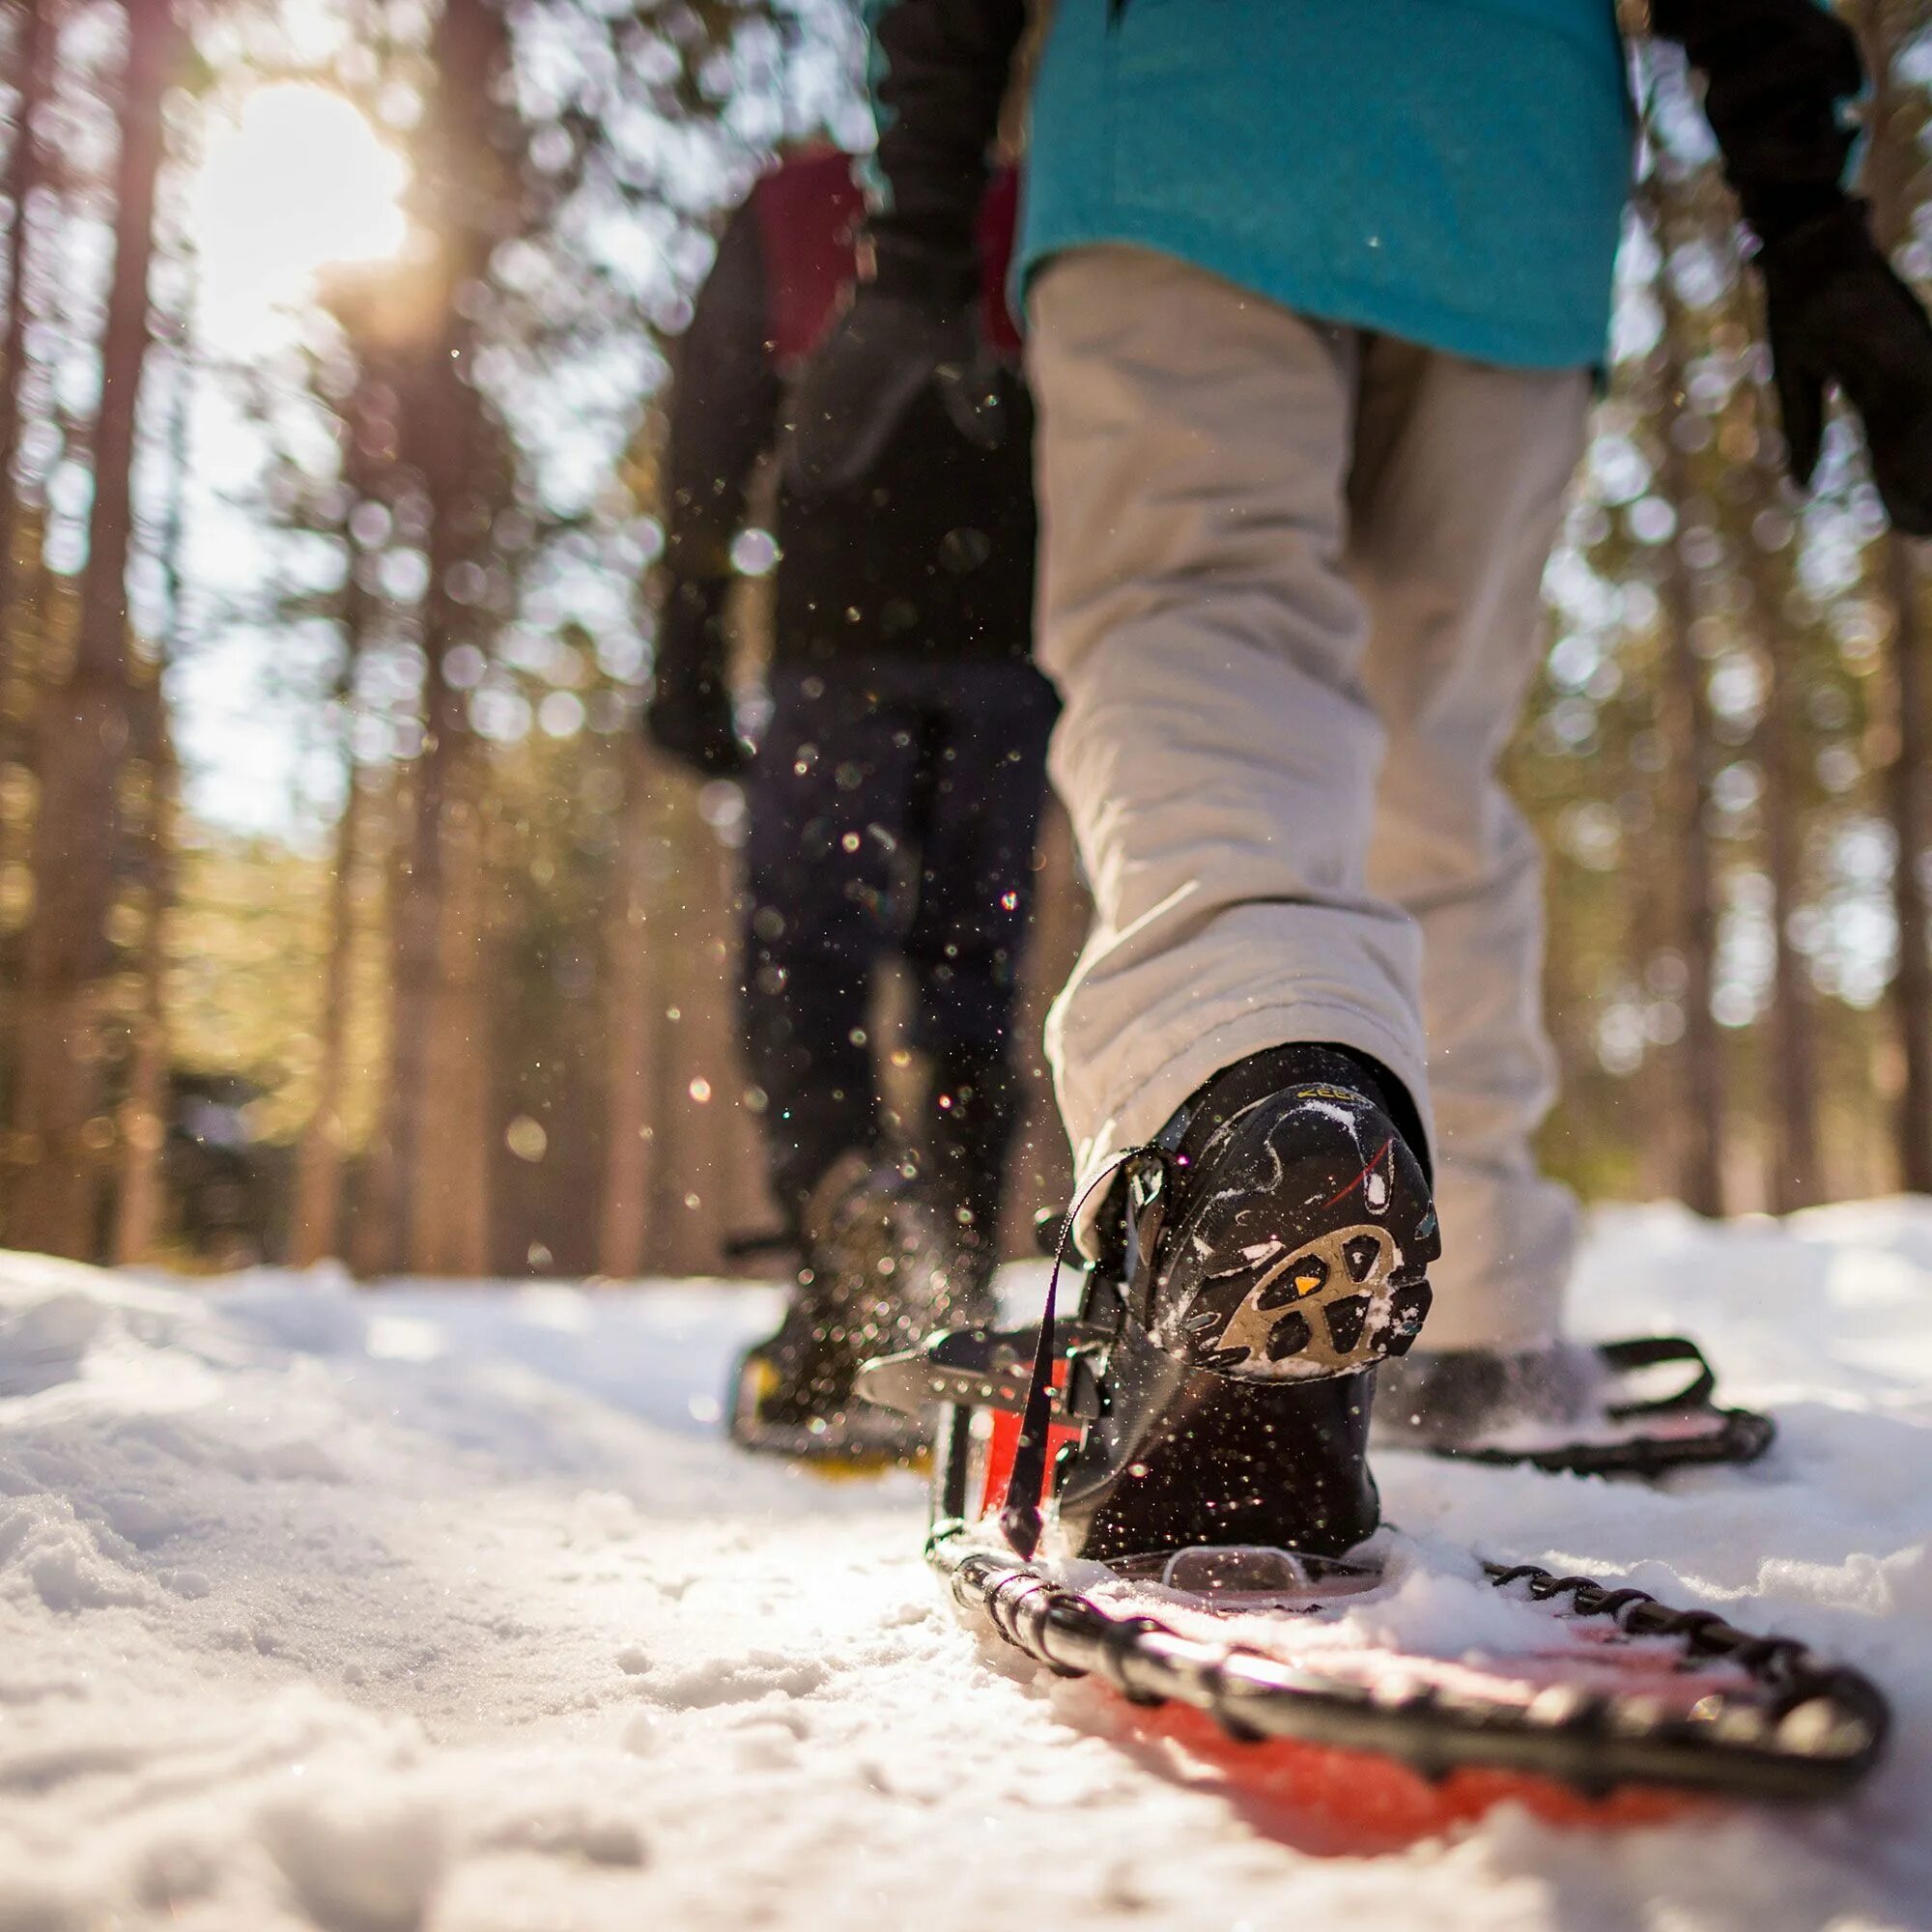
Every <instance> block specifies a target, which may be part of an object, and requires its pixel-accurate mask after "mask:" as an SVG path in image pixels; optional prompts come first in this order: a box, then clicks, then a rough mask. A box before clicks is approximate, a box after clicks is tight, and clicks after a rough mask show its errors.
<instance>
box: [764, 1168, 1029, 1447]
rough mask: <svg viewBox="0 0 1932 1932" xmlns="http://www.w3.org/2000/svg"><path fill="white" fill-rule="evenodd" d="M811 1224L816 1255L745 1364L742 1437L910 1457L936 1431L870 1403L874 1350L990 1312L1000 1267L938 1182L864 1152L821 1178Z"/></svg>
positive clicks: (809, 1210)
mask: <svg viewBox="0 0 1932 1932" xmlns="http://www.w3.org/2000/svg"><path fill="white" fill-rule="evenodd" d="M801 1233H802V1236H803V1239H804V1244H805V1251H806V1259H805V1264H804V1265H803V1266H802V1267H801V1268H800V1269H799V1272H798V1280H797V1282H796V1284H795V1286H794V1287H793V1290H792V1293H791V1299H790V1301H789V1303H788V1305H787V1307H786V1309H785V1314H784V1320H783V1321H782V1322H781V1324H780V1326H779V1331H778V1333H777V1334H776V1335H774V1336H773V1337H772V1338H771V1340H770V1341H768V1342H764V1343H761V1344H759V1345H758V1346H757V1347H756V1348H754V1349H753V1350H750V1351H749V1352H748V1353H747V1354H746V1356H745V1357H744V1359H743V1361H742V1362H741V1363H740V1364H739V1370H738V1378H737V1389H736V1396H735V1400H734V1402H733V1404H732V1421H731V1434H732V1437H733V1439H734V1440H736V1441H737V1442H738V1443H739V1444H740V1445H741V1446H742V1447H745V1448H748V1449H757V1450H763V1451H767V1452H770V1453H772V1454H776V1455H784V1456H799V1457H805V1458H809V1459H813V1460H825V1461H833V1462H838V1461H845V1462H862V1463H864V1462H875V1461H877V1462H892V1461H900V1460H909V1459H910V1458H912V1457H913V1456H915V1455H917V1454H918V1453H919V1451H920V1450H922V1449H923V1448H924V1447H925V1446H926V1443H927V1440H928V1434H929V1433H928V1431H927V1430H926V1429H925V1428H924V1427H923V1425H922V1424H921V1423H920V1422H919V1421H918V1420H916V1419H914V1418H912V1417H908V1416H903V1415H896V1414H895V1413H893V1412H892V1411H891V1410H889V1409H883V1408H878V1407H875V1406H873V1405H871V1404H870V1403H867V1402H864V1401H861V1400H860V1399H859V1398H858V1397H856V1396H855V1395H854V1393H853V1389H852V1381H853V1378H854V1376H855V1375H856V1373H857V1371H858V1368H859V1365H860V1364H861V1363H862V1362H864V1361H865V1360H866V1359H867V1357H868V1356H872V1355H879V1354H885V1353H889V1352H892V1351H894V1350H905V1349H913V1348H917V1347H918V1346H919V1344H920V1343H921V1342H923V1340H924V1339H925V1337H926V1336H927V1335H928V1334H930V1333H931V1332H932V1331H933V1330H934V1329H936V1328H943V1327H948V1326H952V1325H956V1324H960V1323H968V1324H970V1323H973V1322H978V1321H986V1320H987V1319H989V1317H990V1316H991V1313H992V1300H991V1285H990V1283H991V1270H990V1269H989V1268H987V1267H985V1266H984V1265H983V1264H982V1263H981V1262H980V1259H979V1257H978V1256H977V1254H975V1253H973V1252H972V1251H971V1250H970V1248H969V1246H968V1244H967V1243H965V1242H963V1241H962V1239H961V1238H960V1232H959V1229H958V1227H957V1224H956V1221H955V1218H954V1216H953V1215H952V1212H951V1210H950V1209H949V1208H947V1206H946V1205H945V1203H944V1202H943V1201H942V1200H941V1199H940V1197H939V1196H938V1195H937V1193H936V1192H935V1190H934V1189H933V1188H932V1187H931V1186H929V1185H928V1184H926V1183H924V1182H923V1181H921V1180H920V1179H917V1178H916V1177H915V1176H913V1175H911V1174H909V1173H908V1172H907V1166H906V1165H895V1164H892V1163H890V1162H887V1161H884V1160H874V1159H872V1158H870V1157H868V1156H867V1155H865V1154H862V1153H854V1154H851V1155H848V1156H847V1157H846V1158H845V1159H844V1160H841V1161H839V1162H838V1164H837V1165H836V1166H835V1167H834V1168H833V1169H832V1170H831V1171H830V1172H829V1173H828V1174H827V1175H826V1176H825V1178H824V1179H822V1180H821V1181H820V1182H819V1184H818V1186H817V1187H816V1188H815V1189H814V1190H813V1192H812V1195H811V1198H810V1201H809V1202H808V1203H807V1204H806V1208H805V1211H804V1215H803V1226H802V1229H801Z"/></svg>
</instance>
